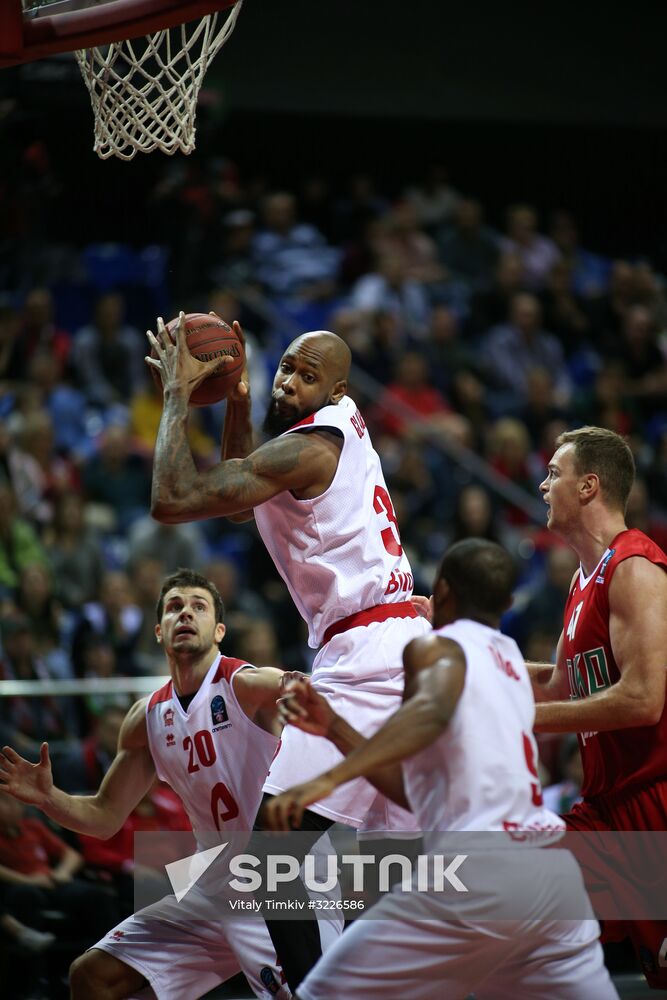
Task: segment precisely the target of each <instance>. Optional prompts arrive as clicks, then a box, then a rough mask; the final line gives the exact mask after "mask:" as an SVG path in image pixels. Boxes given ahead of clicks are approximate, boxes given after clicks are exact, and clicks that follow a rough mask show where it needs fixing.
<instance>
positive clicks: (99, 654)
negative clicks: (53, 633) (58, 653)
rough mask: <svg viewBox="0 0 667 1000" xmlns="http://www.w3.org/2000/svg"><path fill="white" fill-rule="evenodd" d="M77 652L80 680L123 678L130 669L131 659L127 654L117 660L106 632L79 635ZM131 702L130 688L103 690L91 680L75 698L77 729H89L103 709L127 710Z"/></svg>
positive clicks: (85, 731) (130, 671) (84, 730)
mask: <svg viewBox="0 0 667 1000" xmlns="http://www.w3.org/2000/svg"><path fill="white" fill-rule="evenodd" d="M77 654H78V655H80V657H81V676H82V678H83V679H84V680H88V681H93V682H94V681H97V680H100V681H106V680H109V679H110V678H113V677H123V676H125V677H126V676H127V675H128V674H130V673H132V672H133V669H132V668H133V666H134V660H132V661H131V665H130V660H129V658H128V657H126V658H125V659H124V660H123V661H122V662H121V661H119V659H118V656H117V653H116V649H115V647H114V646H113V645H112V640H111V637H110V636H107V635H98V634H96V633H94V632H93V633H89V634H88V635H86V636H85V637H84V638H83V640H82V642H81V644H80V646H79V647H78V649H77ZM131 702H132V695H131V692H130V691H128V690H125V691H107V692H103V691H100V690H99V688H98V687H97V685H96V684H94V683H93V684H92V685H91V687H90V688H89V689H88V690H87V691H86V693H85V694H84V695H83V696H82V697H81V698H80V699H79V710H80V716H79V721H80V728H81V732H83V733H87V732H89V731H90V727H91V725H94V724H95V720H96V718H97V717H98V716H99V715H100V714H101V713H102V712H104V711H105V710H106V709H107V708H112V707H114V708H122V709H123V711H127V710H128V708H129V707H130V704H131Z"/></svg>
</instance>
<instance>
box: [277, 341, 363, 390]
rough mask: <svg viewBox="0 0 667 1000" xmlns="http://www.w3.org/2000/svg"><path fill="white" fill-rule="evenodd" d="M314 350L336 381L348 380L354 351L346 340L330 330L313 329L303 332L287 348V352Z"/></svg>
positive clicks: (313, 352) (329, 374)
mask: <svg viewBox="0 0 667 1000" xmlns="http://www.w3.org/2000/svg"><path fill="white" fill-rule="evenodd" d="M304 350H305V351H306V352H307V353H308V354H310V353H311V352H312V354H313V355H315V356H317V358H318V360H320V363H321V364H322V365H323V367H324V368H325V369H326V372H327V375H328V376H330V377H331V378H332V379H333V381H334V382H340V381H342V380H345V381H347V379H348V377H349V374H350V365H351V363H352V352H351V351H350V348H349V347H348V346H347V344H346V343H345V341H344V340H343V339H342V338H341V337H339V336H338V334H336V333H332V332H331V331H330V330H312V331H311V332H310V333H302V334H301V336H300V337H297V338H296V339H295V340H293V341H292V343H291V344H290V345H289V347H288V348H287V353H292V352H296V351H299V352H301V351H304Z"/></svg>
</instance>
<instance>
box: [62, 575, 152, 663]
mask: <svg viewBox="0 0 667 1000" xmlns="http://www.w3.org/2000/svg"><path fill="white" fill-rule="evenodd" d="M141 622H142V614H141V610H140V609H139V608H138V607H137V605H136V604H134V602H133V601H132V592H131V588H130V581H129V579H128V577H127V574H126V573H121V572H120V571H118V570H113V571H110V572H107V573H105V574H104V576H103V577H102V583H101V586H100V594H99V600H96V601H90V602H89V603H87V604H84V605H83V607H82V608H81V617H80V619H79V622H78V625H77V627H76V630H75V632H74V636H73V639H72V663H73V665H74V671H75V673H76V675H77V676H78V677H82V676H83V674H84V672H85V658H84V652H85V646H86V643H87V641H88V639H89V638H90V637H91V636H97V637H100V638H102V639H104V640H106V641H107V642H108V643H109V645H110V646H111V648H112V649H113V650H114V653H115V655H116V657H117V659H118V666H119V670H120V673H122V674H125V675H127V674H133V673H134V672H135V671H134V659H133V656H134V647H135V644H136V641H137V637H138V634H139V629H140V628H141Z"/></svg>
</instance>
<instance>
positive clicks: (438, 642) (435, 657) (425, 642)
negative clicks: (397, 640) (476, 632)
mask: <svg viewBox="0 0 667 1000" xmlns="http://www.w3.org/2000/svg"><path fill="white" fill-rule="evenodd" d="M442 659H449V660H453V661H455V662H459V663H461V664H462V665H464V666H465V653H464V651H463V647H462V646H461V644H460V643H459V642H458V641H457V640H456V639H454V638H453V637H452V636H449V635H445V634H443V633H442V632H438V631H433V632H430V633H428V634H427V635H420V636H417V637H416V638H414V639H412V640H411V641H410V642H409V643H408V644H407V646H406V647H405V650H404V652H403V664H404V666H405V668H406V670H420V669H424V668H425V667H428V666H432V665H433V664H434V663H436V662H438V661H439V660H442Z"/></svg>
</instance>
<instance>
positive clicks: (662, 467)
mask: <svg viewBox="0 0 667 1000" xmlns="http://www.w3.org/2000/svg"><path fill="white" fill-rule="evenodd" d="M646 481H647V483H648V486H649V490H650V493H651V497H652V498H653V500H654V501H655V503H656V504H658V505H659V506H660V507H661V508H662V509H663V511H667V428H665V429H664V430H662V432H661V433H660V435H659V436H658V440H657V442H656V446H655V454H654V456H653V458H652V460H651V464H650V466H649V468H648V469H647V472H646Z"/></svg>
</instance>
